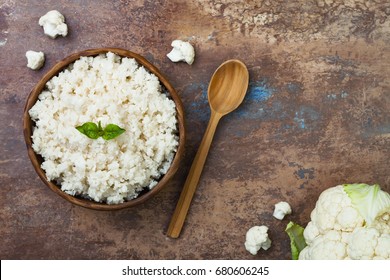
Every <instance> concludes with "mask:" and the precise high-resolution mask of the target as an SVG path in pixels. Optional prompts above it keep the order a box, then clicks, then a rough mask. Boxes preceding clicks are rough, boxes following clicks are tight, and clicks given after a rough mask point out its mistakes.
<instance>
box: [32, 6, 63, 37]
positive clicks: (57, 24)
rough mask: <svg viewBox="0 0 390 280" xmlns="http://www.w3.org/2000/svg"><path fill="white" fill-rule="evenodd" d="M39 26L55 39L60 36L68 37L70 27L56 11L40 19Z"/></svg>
mask: <svg viewBox="0 0 390 280" xmlns="http://www.w3.org/2000/svg"><path fill="white" fill-rule="evenodd" d="M39 25H40V26H42V27H43V31H44V32H45V34H46V35H47V36H49V37H51V38H53V39H55V38H56V37H57V36H58V35H61V36H63V37H65V36H66V35H68V26H67V25H66V23H65V17H64V16H63V15H62V14H61V13H60V12H59V11H56V10H53V11H50V12H47V13H46V14H45V15H44V16H42V17H40V18H39Z"/></svg>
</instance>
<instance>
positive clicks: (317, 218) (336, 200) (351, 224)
mask: <svg viewBox="0 0 390 280" xmlns="http://www.w3.org/2000/svg"><path fill="white" fill-rule="evenodd" d="M310 218H311V220H312V221H313V223H314V224H315V225H316V226H317V227H318V231H319V232H320V233H324V232H326V231H328V230H331V229H336V230H344V231H352V230H353V229H354V228H356V227H358V226H362V225H363V223H364V220H363V218H362V217H361V216H360V215H359V213H358V212H357V210H356V209H354V208H352V202H351V200H350V199H349V197H348V196H347V194H346V192H345V191H344V189H343V186H341V185H340V186H336V187H333V188H329V189H327V190H325V191H323V192H322V193H321V195H320V196H319V198H318V200H317V203H316V207H315V208H314V210H313V211H312V213H311V215H310Z"/></svg>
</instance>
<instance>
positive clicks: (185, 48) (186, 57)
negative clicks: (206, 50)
mask: <svg viewBox="0 0 390 280" xmlns="http://www.w3.org/2000/svg"><path fill="white" fill-rule="evenodd" d="M171 46H172V47H173V49H172V51H171V52H170V53H168V54H167V56H168V58H169V59H170V60H171V61H173V62H178V61H185V62H187V63H188V64H190V65H191V64H192V63H193V62H194V59H195V50H194V47H193V46H192V45H191V44H190V43H188V42H183V41H181V40H174V41H173V42H172V44H171Z"/></svg>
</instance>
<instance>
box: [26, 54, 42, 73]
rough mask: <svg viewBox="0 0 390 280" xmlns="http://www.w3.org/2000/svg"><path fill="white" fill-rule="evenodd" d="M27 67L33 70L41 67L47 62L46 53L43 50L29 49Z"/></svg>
mask: <svg viewBox="0 0 390 280" xmlns="http://www.w3.org/2000/svg"><path fill="white" fill-rule="evenodd" d="M26 57H27V67H28V68H30V69H32V70H38V69H40V68H41V67H42V66H43V64H44V63H45V54H44V53H43V52H35V51H27V52H26Z"/></svg>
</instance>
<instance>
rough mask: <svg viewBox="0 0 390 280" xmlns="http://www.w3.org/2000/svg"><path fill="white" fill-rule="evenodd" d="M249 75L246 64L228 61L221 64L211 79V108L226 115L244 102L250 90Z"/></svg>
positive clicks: (209, 94) (209, 93)
mask: <svg viewBox="0 0 390 280" xmlns="http://www.w3.org/2000/svg"><path fill="white" fill-rule="evenodd" d="M248 83H249V73H248V70H247V68H246V66H245V64H244V63H242V62H241V61H239V60H228V61H226V62H224V63H222V64H221V66H219V67H218V68H217V70H216V71H215V72H214V75H213V76H212V77H211V81H210V84H209V88H208V99H209V103H210V107H211V109H212V110H214V111H215V112H218V113H220V114H222V115H226V114H228V113H230V112H232V111H233V110H235V109H236V108H237V107H238V106H239V105H240V104H241V103H242V101H243V99H244V97H245V93H246V91H247V89H248Z"/></svg>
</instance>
